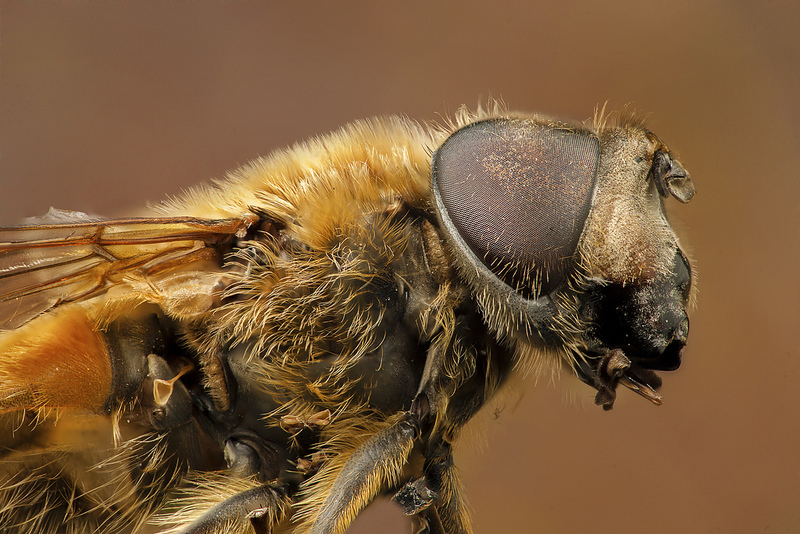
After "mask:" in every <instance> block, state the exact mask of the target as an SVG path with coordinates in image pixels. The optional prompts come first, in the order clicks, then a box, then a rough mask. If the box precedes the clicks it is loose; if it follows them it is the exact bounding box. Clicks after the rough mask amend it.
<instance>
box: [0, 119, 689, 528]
mask: <svg viewBox="0 0 800 534" xmlns="http://www.w3.org/2000/svg"><path fill="white" fill-rule="evenodd" d="M693 195H694V187H693V185H692V182H691V179H690V177H689V175H688V174H687V173H686V171H685V170H684V169H683V167H682V166H681V165H680V164H679V163H678V161H677V160H676V159H674V157H673V155H672V153H671V152H670V150H669V149H668V148H667V146H666V145H665V144H664V143H663V142H662V141H661V140H660V139H659V138H658V137H656V136H655V135H654V134H653V133H651V132H650V131H649V130H647V129H646V128H645V127H644V125H643V123H642V122H640V121H637V120H635V119H633V118H629V117H624V116H623V117H621V118H619V119H618V120H616V121H613V122H612V121H607V120H604V119H596V120H595V121H594V123H593V124H591V125H588V126H587V125H583V124H572V123H568V122H563V121H559V120H555V119H550V118H546V117H542V116H539V115H529V114H521V113H511V112H507V111H505V110H503V109H501V108H500V107H499V106H493V107H492V109H489V110H479V111H477V112H475V113H470V112H468V111H465V110H461V111H459V113H458V114H457V116H456V117H455V118H454V120H453V121H452V122H448V123H447V124H445V125H436V126H432V125H421V124H417V123H414V122H411V121H409V120H406V119H401V118H385V119H380V120H378V119H375V120H367V121H362V122H357V123H354V124H351V125H349V126H346V127H344V128H342V129H341V130H339V131H338V132H335V133H333V134H331V135H329V136H327V137H322V138H318V139H315V140H312V141H309V142H306V143H304V144H300V145H297V146H295V147H294V148H292V149H289V150H285V151H282V152H278V153H276V154H273V155H272V156H269V157H266V158H262V159H258V160H255V161H253V162H252V163H250V164H249V165H246V166H245V167H243V168H240V169H239V170H236V171H234V172H233V173H231V174H230V175H229V176H228V177H227V178H226V179H225V180H223V181H219V182H216V183H213V184H211V185H204V186H200V187H197V188H195V189H193V190H191V191H189V192H187V193H186V194H185V195H184V196H183V197H181V198H178V199H173V200H170V201H168V202H165V203H164V204H162V205H160V206H158V207H157V208H156V210H157V211H156V212H155V213H150V214H149V215H148V216H147V217H142V218H128V219H102V218H98V217H92V216H88V215H84V214H80V213H76V212H63V211H58V210H51V211H50V213H48V215H46V216H45V217H43V218H40V219H37V220H35V221H33V222H32V223H31V224H27V225H25V226H16V227H5V228H2V229H0V320H2V321H3V330H2V332H0V411H1V412H2V424H3V433H2V462H0V480H1V481H2V482H0V487H1V488H2V490H0V501H1V502H2V507H0V526H2V529H3V531H4V532H114V533H116V532H138V531H140V530H141V529H142V528H144V527H145V525H149V526H148V528H151V529H153V528H155V529H158V528H160V529H163V530H165V531H169V532H183V533H206V532H225V533H229V532H252V531H255V532H257V533H265V532H272V531H277V530H281V531H284V530H285V531H291V532H312V533H342V532H344V531H345V530H346V529H347V527H348V525H349V524H350V523H351V522H352V520H353V519H354V518H355V517H356V516H357V515H358V513H359V511H360V510H362V509H363V508H364V507H365V506H366V505H367V504H369V503H370V502H371V501H372V500H373V499H374V498H375V497H376V496H377V495H379V494H383V493H389V494H391V495H393V499H394V500H395V502H397V503H398V505H399V506H400V507H401V509H402V510H403V511H404V513H406V514H408V515H410V516H413V518H414V520H415V521H416V522H417V524H418V527H419V529H420V531H421V532H430V533H443V532H448V533H462V532H471V529H470V525H469V518H468V514H467V512H466V510H465V506H464V504H463V503H462V499H461V494H460V489H459V488H460V485H459V481H458V478H457V474H456V471H455V469H454V468H453V455H452V450H453V446H454V443H455V441H456V439H457V437H458V435H459V431H460V430H461V429H462V427H463V426H464V425H465V424H466V423H467V422H468V421H469V420H470V419H471V418H472V417H473V416H474V415H475V414H476V413H477V412H478V411H479V410H480V409H481V408H482V407H483V406H484V405H486V404H487V403H489V402H490V401H491V400H492V398H493V397H494V396H495V395H496V393H497V392H498V391H499V390H500V389H501V388H502V387H503V385H504V384H505V383H506V382H507V380H508V378H509V377H510V376H511V375H512V374H513V373H537V372H543V371H545V370H547V369H551V368H554V367H555V368H565V369H568V370H570V371H571V372H574V373H575V374H576V375H577V376H578V378H580V379H581V380H582V381H583V382H585V383H587V384H589V385H590V386H592V387H593V388H595V389H596V390H597V393H596V403H597V404H599V405H601V406H602V407H603V408H605V409H610V408H611V407H612V405H613V404H614V401H615V399H616V395H617V388H618V386H619V385H623V386H625V387H627V388H629V389H631V390H633V391H634V392H636V393H638V394H639V395H641V396H643V397H644V398H646V399H648V400H650V401H651V402H653V403H655V404H660V403H661V397H660V395H659V394H658V393H657V390H658V388H659V386H660V384H661V381H660V379H659V377H658V376H657V375H656V374H655V372H654V371H658V370H674V369H677V368H678V366H679V365H680V358H681V351H682V349H683V347H684V345H685V344H686V340H687V335H688V330H689V322H688V318H687V312H686V308H687V306H688V305H689V302H690V300H691V299H692V296H691V295H692V293H693V291H692V268H691V266H690V263H689V261H688V259H687V257H686V255H685V254H684V253H683V252H682V250H681V248H680V247H679V245H678V239H677V237H676V235H675V233H674V232H673V230H672V229H671V227H670V225H669V223H668V222H667V219H666V216H665V212H664V199H665V198H666V197H669V196H671V197H674V198H676V199H677V200H679V201H680V202H688V201H689V200H690V199H691V198H692V196H693Z"/></svg>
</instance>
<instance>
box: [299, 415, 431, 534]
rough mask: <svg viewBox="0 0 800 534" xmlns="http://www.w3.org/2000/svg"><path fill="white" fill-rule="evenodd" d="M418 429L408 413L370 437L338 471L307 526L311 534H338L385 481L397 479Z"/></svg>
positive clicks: (370, 499) (412, 417)
mask: <svg viewBox="0 0 800 534" xmlns="http://www.w3.org/2000/svg"><path fill="white" fill-rule="evenodd" d="M418 434H419V427H418V424H417V422H416V421H415V418H414V416H413V415H412V414H411V413H404V414H403V415H402V417H401V418H400V419H399V420H398V421H396V422H395V423H394V424H392V425H391V426H389V427H387V428H385V429H384V430H382V431H380V432H378V433H377V434H375V435H374V436H372V437H371V438H370V439H369V440H368V441H367V442H366V443H365V444H364V445H362V446H361V447H360V448H359V449H357V450H356V451H355V452H354V453H353V455H352V456H351V457H350V458H349V459H348V460H347V463H345V465H344V467H343V468H342V470H341V471H340V472H339V474H338V476H337V477H336V480H335V481H334V483H333V486H332V488H331V490H330V492H329V493H328V496H327V498H326V499H325V501H324V502H323V504H322V506H321V507H320V510H319V512H318V514H317V516H316V518H315V520H314V524H313V525H312V527H311V533H312V534H341V533H342V532H344V531H345V530H346V529H347V527H348V526H349V524H350V523H351V522H352V521H353V519H355V517H356V515H357V514H358V512H360V511H361V510H362V509H363V508H364V507H366V506H367V504H369V503H370V502H371V501H372V499H373V498H374V497H375V495H377V493H378V492H379V491H380V490H381V488H382V487H383V486H384V484H386V483H387V482H395V483H396V481H397V480H398V479H399V478H400V475H401V472H402V470H403V466H404V465H405V463H406V460H407V459H408V456H409V454H410V453H411V449H412V447H413V445H414V440H415V438H416V437H417V436H418Z"/></svg>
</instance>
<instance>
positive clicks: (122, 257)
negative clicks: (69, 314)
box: [0, 216, 258, 329]
mask: <svg viewBox="0 0 800 534" xmlns="http://www.w3.org/2000/svg"><path fill="white" fill-rule="evenodd" d="M257 220H258V217H256V216H245V217H243V218H241V219H197V218H192V217H164V218H130V219H88V218H85V219H77V220H73V221H70V222H56V223H44V224H30V225H23V226H7V227H0V329H10V328H16V327H18V326H20V325H22V324H24V323H25V322H27V321H29V320H31V319H32V318H34V317H36V316H37V315H40V314H41V313H44V312H46V311H49V310H51V309H53V308H55V307H57V306H59V305H61V304H64V303H67V302H76V301H80V300H83V299H87V298H91V297H94V296H97V295H100V294H102V293H104V292H105V291H107V290H108V289H109V288H110V287H111V286H113V285H114V284H115V283H117V282H118V281H120V280H122V279H123V278H124V277H125V276H126V275H129V274H133V273H136V274H138V275H148V274H155V273H159V272H162V271H164V270H168V269H175V268H180V267H184V266H186V265H188V264H190V263H192V262H195V261H201V260H209V259H211V258H213V257H215V256H220V254H221V252H223V251H224V250H225V248H226V247H225V245H226V244H228V243H233V242H235V241H236V240H237V239H239V238H243V237H245V235H246V234H247V232H248V229H249V228H250V227H251V226H252V225H253V224H254V223H255V222H256V221H257ZM220 259H221V258H220Z"/></svg>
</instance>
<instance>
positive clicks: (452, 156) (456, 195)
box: [432, 119, 599, 298]
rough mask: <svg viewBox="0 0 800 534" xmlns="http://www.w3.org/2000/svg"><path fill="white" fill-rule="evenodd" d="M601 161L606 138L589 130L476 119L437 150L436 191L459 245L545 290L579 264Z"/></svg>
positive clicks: (527, 289)
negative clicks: (578, 250)
mask: <svg viewBox="0 0 800 534" xmlns="http://www.w3.org/2000/svg"><path fill="white" fill-rule="evenodd" d="M598 161H599V143H598V140H597V138H596V137H595V136H593V135H591V134H589V133H588V132H586V131H581V130H576V129H571V128H568V127H558V126H551V125H545V124H540V123H537V122H534V121H532V120H524V119H491V120H486V121H481V122H476V123H473V124H470V125H468V126H466V127H464V128H462V129H461V130H458V131H457V132H455V133H454V134H453V135H451V136H450V137H449V138H448V139H447V140H446V141H445V142H444V144H443V145H442V146H441V147H440V148H439V150H437V152H436V153H435V154H434V156H433V161H432V174H433V188H434V195H436V196H437V197H438V200H437V201H438V202H439V203H440V211H442V213H440V215H441V217H442V219H443V220H444V222H445V225H446V226H451V225H452V228H451V233H453V232H455V233H457V234H458V236H456V239H455V241H456V243H455V246H457V247H461V248H463V247H466V248H468V249H469V251H471V252H472V253H473V254H474V255H475V256H477V258H478V259H479V260H480V261H481V262H482V264H483V265H484V266H485V267H486V268H488V269H489V270H490V271H491V272H492V273H493V274H494V276H496V277H498V278H500V279H501V280H503V281H504V282H505V283H506V284H508V285H510V286H511V287H513V288H514V289H515V290H517V291H518V292H519V293H521V294H523V295H524V296H525V297H527V298H533V297H538V296H540V295H543V294H547V293H549V292H551V291H552V290H554V289H556V288H557V287H558V286H559V285H560V284H562V283H563V282H564V281H565V279H566V277H567V276H568V273H569V272H570V270H571V269H572V268H573V267H574V265H573V263H574V260H573V254H574V253H575V249H576V247H577V245H578V240H579V239H580V235H581V232H582V230H583V226H584V223H585V221H586V218H587V216H588V214H589V208H590V205H591V200H592V193H593V191H594V185H595V177H596V174H597V166H598ZM442 207H443V208H442ZM459 237H460V239H458V238H459ZM461 253H465V251H463V250H462V251H461Z"/></svg>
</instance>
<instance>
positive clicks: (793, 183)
mask: <svg viewBox="0 0 800 534" xmlns="http://www.w3.org/2000/svg"><path fill="white" fill-rule="evenodd" d="M290 4H291V5H294V4H293V3H289V2H285V3H284V2H282V3H280V5H281V6H282V7H279V8H269V7H264V6H266V3H263V4H256V3H251V4H247V5H241V4H238V3H236V4H232V3H225V4H224V5H223V4H195V3H184V2H171V3H162V2H122V3H113V4H107V3H100V2H97V3H89V2H80V3H79V2H54V3H51V4H50V5H47V3H37V4H35V5H33V6H32V5H31V4H29V3H22V2H4V3H3V4H2V22H1V24H2V28H1V30H2V64H1V65H2V100H1V101H0V121H2V122H1V124H0V126H1V128H0V142H1V145H0V146H1V148H2V159H0V172H1V173H2V174H0V224H9V223H13V222H16V221H18V220H19V219H20V218H21V217H23V216H28V215H35V214H42V213H43V212H45V211H46V210H47V208H48V207H49V206H51V205H54V206H57V207H60V208H65V209H66V208H68V209H77V210H82V211H89V212H96V213H101V214H107V215H113V214H118V213H120V212H121V210H123V208H126V207H136V206H139V205H142V203H143V202H145V201H156V200H158V199H160V198H162V197H163V196H164V195H165V194H169V193H176V192H178V191H179V190H180V189H181V188H182V187H185V186H187V185H190V184H193V183H195V182H198V181H202V180H206V179H208V178H211V177H215V176H221V175H223V173H224V171H225V170H226V169H230V168H232V167H235V166H236V165H238V164H240V163H243V162H245V161H247V160H248V159H250V158H252V157H254V156H256V155H259V154H264V153H267V152H269V151H270V150H272V149H274V148H278V147H282V146H284V145H287V144H290V143H292V142H294V141H297V140H300V139H303V138H305V137H307V136H310V135H314V134H318V133H323V132H326V131H329V130H331V129H333V128H335V127H337V126H338V125H340V124H342V123H345V122H347V121H349V120H352V119H355V118H360V117H364V116H369V115H375V114H388V113H403V114H407V115H409V116H411V117H414V118H420V119H432V118H436V116H437V113H442V112H445V113H446V112H450V111H453V110H454V109H455V108H456V107H457V106H458V105H459V104H461V103H463V102H466V103H468V104H471V105H474V104H475V103H476V102H477V101H478V99H479V98H480V97H483V98H485V97H486V96H489V95H491V96H497V97H503V99H504V100H505V101H506V102H507V103H508V104H509V105H510V106H511V107H514V108H520V109H526V110H538V111H543V112H547V113H550V114H554V115H560V116H565V117H574V118H579V119H581V118H586V117H589V116H590V115H591V114H592V110H593V108H594V106H595V104H597V103H602V102H604V101H608V102H609V105H610V106H611V107H613V108H619V107H620V106H621V105H624V104H625V103H628V102H632V103H633V104H634V106H635V108H636V109H639V110H642V111H646V112H649V113H650V114H651V120H650V125H651V127H652V128H653V130H654V131H656V132H657V133H658V135H659V136H660V137H662V138H663V139H664V140H665V141H667V142H668V143H669V144H670V146H671V147H673V148H674V149H675V150H677V151H678V152H679V154H680V156H681V161H682V162H683V163H684V164H685V166H686V167H687V168H688V169H689V170H690V171H691V173H692V175H693V177H694V180H695V184H696V186H697V189H698V195H697V197H696V198H695V200H694V201H693V202H692V203H691V204H690V205H688V206H674V205H673V206H672V207H673V208H674V209H672V213H673V214H674V215H675V216H676V217H675V218H674V219H673V220H674V221H675V222H676V226H677V227H678V229H679V231H680V232H681V233H682V235H685V236H686V238H685V241H684V242H685V243H686V244H688V246H689V249H690V250H691V251H692V254H693V257H694V258H695V259H696V261H697V265H698V267H699V274H700V276H699V280H700V295H699V297H700V298H699V306H698V308H697V310H696V313H694V315H693V317H692V333H691V335H690V344H689V346H688V348H687V350H686V352H685V359H684V362H685V363H684V365H683V367H682V368H681V369H680V371H678V372H677V373H670V374H665V377H664V378H665V387H664V390H663V392H664V395H665V403H664V406H661V407H660V408H656V407H653V406H651V405H649V404H648V403H647V402H645V401H643V400H642V399H640V398H638V397H636V396H635V395H632V394H625V393H623V394H622V396H621V398H620V399H619V402H618V404H617V406H616V408H615V409H614V410H613V411H612V412H610V413H603V412H602V410H600V409H599V408H596V407H594V406H592V404H591V399H592V393H591V391H590V390H589V389H588V388H587V387H582V386H580V385H576V384H575V381H574V380H568V379H566V378H565V379H562V380H560V381H559V382H558V383H557V384H556V385H555V386H551V385H549V384H547V383H546V381H542V382H541V383H540V384H539V386H538V387H534V386H533V383H532V381H531V383H530V384H528V385H527V387H526V388H525V390H524V391H525V395H524V396H523V398H522V400H521V402H520V403H519V405H518V406H517V407H516V408H515V409H513V408H509V409H507V410H505V411H504V412H503V413H502V414H501V416H500V418H499V419H497V420H492V419H491V418H489V420H488V421H487V422H486V423H485V424H484V426H483V428H484V432H485V434H486V435H487V436H488V438H487V441H488V447H486V448H485V450H484V452H482V453H477V452H475V451H474V449H475V448H474V447H472V446H470V445H469V444H468V443H465V444H464V446H462V447H461V451H460V456H461V458H460V466H461V468H462V471H463V473H464V476H463V481H464V483H465V484H466V487H467V495H468V496H469V500H470V503H471V505H472V508H473V509H474V518H475V526H476V531H477V532H478V533H488V532H498V531H505V532H529V531H534V530H535V531H536V532H542V533H573V532H592V533H593V534H603V533H611V532H647V533H652V534H660V533H674V532H720V533H739V532H741V533H750V532H757V531H758V532H761V531H768V532H800V453H799V452H798V449H799V448H800V445H799V444H800V408H798V403H797V402H796V400H795V395H796V392H797V390H798V386H800V354H798V348H797V345H798V344H797V332H798V329H799V328H800V320H799V319H800V315H799V312H798V306H799V305H800V289H799V287H798V265H800V263H799V262H798V260H799V259H800V257H799V256H800V254H799V251H798V243H800V239H799V238H800V232H799V230H800V209H798V205H800V204H799V203H798V199H799V198H800V196H798V195H799V194H800V179H798V174H800V171H799V170H798V169H800V151H798V146H799V145H800V127H799V126H798V124H800V113H799V112H798V94H800V38H798V36H800V34H798V31H797V28H798V27H799V26H800V10H798V8H797V7H790V6H791V4H792V2H791V1H787V2H783V3H781V2H762V3H756V2H743V1H740V2H726V3H722V2H693V1H692V2H690V1H686V2H674V3H669V5H670V6H671V7H666V4H665V3H662V2H643V1H641V0H635V1H634V0H631V1H625V2H622V1H617V2H606V3H593V2H582V3H580V4H577V5H575V4H573V3H568V2H564V3H561V4H559V6H558V7H556V6H554V5H548V6H541V7H532V6H530V5H528V4H527V3H525V2H493V3H489V2H443V3H437V4H435V5H431V4H432V3H428V2H403V3H397V7H396V8H387V7H377V3H376V4H375V5H373V4H371V3H366V2H365V3H363V5H362V6H361V7H360V8H359V9H352V12H345V11H344V10H341V9H337V8H336V7H335V6H336V5H339V3H335V2H319V3H302V6H303V7H297V8H295V7H288V6H289V5H290ZM489 6H492V7H489ZM512 404H513V403H512ZM477 441H480V440H477ZM384 506H386V505H384ZM387 515H388V517H390V520H391V521H392V523H390V520H387V519H386V517H387ZM370 521H372V522H373V523H370ZM395 523H396V525H397V526H396V527H395V526H394V524H395ZM370 524H372V525H378V528H379V531H382V532H406V528H405V527H404V526H403V524H402V518H401V517H400V516H399V514H397V512H395V511H394V510H391V509H389V512H388V514H387V512H386V508H381V509H380V510H375V509H372V510H369V511H368V512H367V514H365V517H363V518H362V519H361V520H360V521H359V523H358V525H357V526H356V527H354V528H353V529H352V531H353V532H369V531H370ZM384 527H385V528H384Z"/></svg>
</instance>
